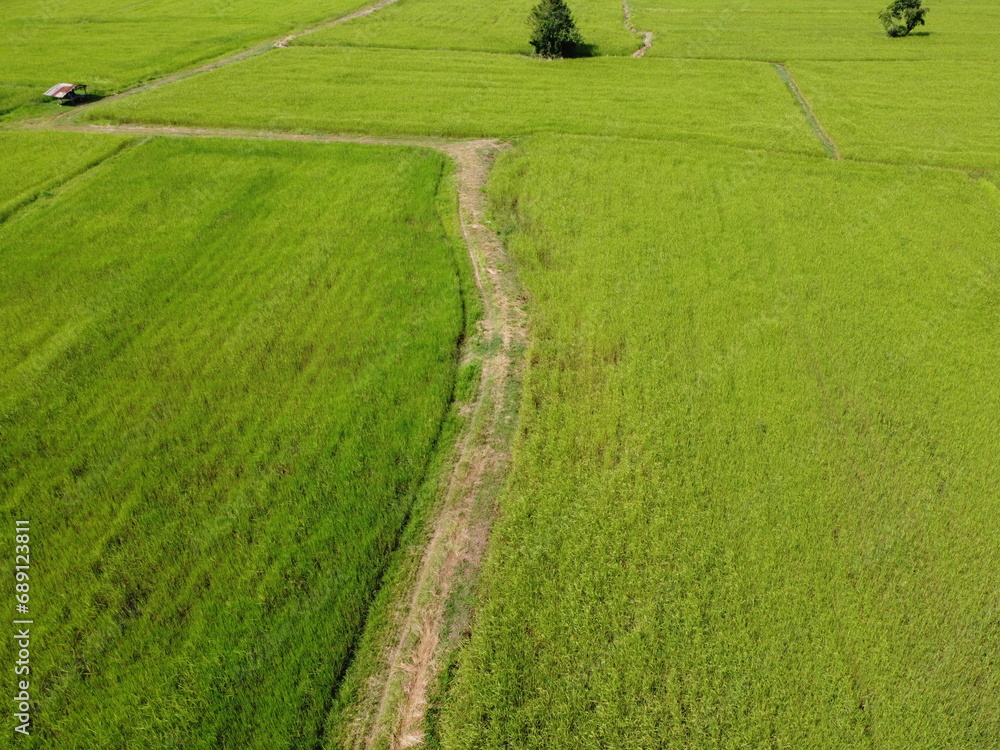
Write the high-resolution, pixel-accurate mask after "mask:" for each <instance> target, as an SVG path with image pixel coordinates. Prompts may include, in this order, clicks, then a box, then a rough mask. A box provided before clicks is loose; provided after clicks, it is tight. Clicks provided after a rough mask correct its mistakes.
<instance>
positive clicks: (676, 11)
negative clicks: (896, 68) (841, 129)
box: [632, 0, 1000, 62]
mask: <svg viewBox="0 0 1000 750" xmlns="http://www.w3.org/2000/svg"><path fill="white" fill-rule="evenodd" d="M888 4H889V2H888V0H886V2H881V0H879V2H872V0H808V1H804V0H765V1H764V2H761V1H760V0H754V2H749V0H632V7H633V8H634V9H635V10H634V16H633V18H634V22H635V25H636V26H637V27H638V28H641V29H650V30H652V31H653V32H654V34H655V35H656V41H655V42H654V43H653V48H652V49H651V50H650V52H649V54H650V55H651V56H653V57H696V58H736V59H750V60H769V61H772V62H785V61H788V60H939V61H946V60H952V61H971V60H980V61H982V60H991V61H994V62H997V61H1000V8H998V7H997V6H996V5H995V4H991V3H988V2H983V0H944V2H939V3H935V2H931V1H930V0H928V2H926V3H925V5H927V6H929V7H930V9H931V11H930V13H929V14H928V16H927V25H926V26H920V27H918V28H917V30H916V31H915V32H914V34H913V35H911V36H909V37H905V38H900V39H890V38H889V37H887V36H886V34H885V30H884V29H883V28H882V25H881V23H880V22H879V20H878V17H877V16H878V11H880V10H881V9H882V8H883V7H885V6H886V5H888Z"/></svg>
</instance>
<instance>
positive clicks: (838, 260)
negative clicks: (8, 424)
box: [442, 138, 1000, 750]
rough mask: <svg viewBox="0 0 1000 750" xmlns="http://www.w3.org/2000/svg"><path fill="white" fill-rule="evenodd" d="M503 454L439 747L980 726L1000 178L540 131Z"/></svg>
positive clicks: (499, 177) (992, 710)
mask: <svg viewBox="0 0 1000 750" xmlns="http://www.w3.org/2000/svg"><path fill="white" fill-rule="evenodd" d="M491 192H492V196H493V200H494V205H495V208H496V213H497V217H498V220H499V221H500V222H501V226H503V227H504V228H505V230H506V232H507V240H508V242H509V245H510V248H511V250H512V252H513V254H514V256H515V258H516V259H517V262H518V268H519V271H520V274H521V278H522V280H523V282H524V283H525V285H526V287H527V290H528V292H529V293H530V295H531V304H530V314H531V320H532V339H533V340H532V350H531V352H530V353H529V358H530V370H529V373H528V376H527V382H526V386H525V398H524V402H523V404H522V409H521V425H520V438H519V441H518V444H517V447H516V455H515V462H514V469H513V472H512V475H511V479H510V485H509V488H508V491H507V493H506V496H505V497H504V499H503V501H502V503H501V508H502V512H501V520H500V522H499V524H498V526H497V527H496V530H495V536H494V539H493V543H492V548H491V553H490V557H489V562H488V565H487V570H486V573H485V575H484V586H485V589H484V593H483V597H482V603H481V607H480V611H479V614H478V618H477V621H476V623H475V626H474V628H473V631H472V639H471V642H470V644H469V646H468V648H467V649H466V651H465V653H464V654H463V657H462V660H461V666H460V669H459V673H458V677H457V681H456V682H455V683H454V684H453V686H452V691H451V696H450V700H449V702H448V703H447V704H446V706H445V712H446V715H445V720H444V723H443V726H444V729H445V732H444V735H443V738H442V739H443V744H444V746H445V747H448V748H493V747H518V748H525V749H527V748H546V749H548V750H551V749H552V748H574V750H578V749H580V748H598V747H614V748H623V749H624V748H649V747H660V746H669V747H683V748H734V749H735V748H747V747H795V748H804V747H812V748H831V749H833V748H847V747H858V746H872V747H878V748H889V749H897V748H898V749H899V750H914V749H917V748H926V749H927V750H930V749H931V748H949V749H954V750H959V749H960V748H961V749H964V748H973V747H986V746H989V745H990V744H991V742H992V741H993V738H994V737H995V727H996V726H997V722H998V720H1000V700H998V696H1000V678H998V673H997V671H996V669H995V668H994V665H995V664H996V663H997V659H998V658H1000V651H998V643H1000V626H998V621H997V618H996V591H997V590H998V587H1000V557H998V554H1000V553H998V550H1000V527H998V525H997V524H996V522H995V518H996V517H997V514H998V512H1000V507H998V498H997V493H996V492H995V488H996V487H997V486H1000V465H998V463H997V461H996V448H997V446H998V445H1000V422H998V421H997V419H996V418H995V415H996V414H997V411H998V409H1000V381H998V380H997V378H996V376H995V363H996V361H997V357H998V355H1000V346H998V339H997V336H996V324H995V321H996V318H997V312H998V307H997V300H998V299H1000V296H998V292H1000V277H998V272H997V269H998V252H1000V250H998V246H997V243H996V241H995V238H996V237H997V236H998V234H1000V218H998V213H997V205H998V204H997V201H996V197H995V193H996V190H995V188H994V187H993V186H991V185H990V186H987V185H986V184H985V183H984V182H982V181H980V180H970V179H969V178H968V177H966V176H965V175H964V174H961V173H955V172H950V171H944V170H917V169H906V168H897V167H880V166H870V165H851V164H844V163H835V162H832V161H824V160H810V159H801V158H797V157H779V156H773V155H761V154H758V155H741V154H738V153H734V152H727V151H724V150H720V149H707V148H706V149H701V150H697V151H695V150H692V149H682V148H680V147H676V146H666V145H662V144H648V143H638V142H631V143H630V142H627V141H614V142H608V141H603V142H602V141H595V140H588V139H569V138H538V139H534V140H533V141H532V142H530V143H528V144H525V146H524V147H523V149H522V150H521V151H520V152H519V153H516V154H511V155H507V156H505V157H503V159H502V160H501V161H500V162H498V164H497V166H496V168H495V172H494V177H493V182H492V188H491Z"/></svg>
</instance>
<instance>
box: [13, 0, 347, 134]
mask: <svg viewBox="0 0 1000 750" xmlns="http://www.w3.org/2000/svg"><path fill="white" fill-rule="evenodd" d="M362 5H364V0H333V1H332V2H322V1H321V0H291V1H290V2H282V3H273V2H266V0H240V2H236V1H235V0H208V2H201V1H199V0H146V1H144V2H132V3H129V2H124V1H123V0H82V2H70V1H69V0H9V1H8V2H5V3H4V5H3V23H2V24H0V118H3V117H6V119H13V118H16V117H25V116H31V115H38V114H41V113H44V112H46V111H48V110H51V109H53V108H55V107H58V105H57V104H54V103H51V102H49V103H48V104H47V105H46V106H44V107H40V106H39V105H40V104H41V103H42V102H46V101H48V100H44V99H43V98H42V97H41V96H40V95H41V94H42V92H44V91H45V90H46V89H47V88H49V86H51V85H52V84H54V83H60V82H63V81H71V82H73V83H86V84H88V85H89V86H90V92H91V93H94V94H107V93H112V92H115V91H119V90H121V89H123V88H127V87H128V86H130V85H133V84H136V83H139V82H142V81H145V80H149V79H152V78H157V77H161V76H163V75H165V74H167V73H171V72H174V71H176V70H181V69H184V68H190V67H194V66H196V65H198V64H199V63H203V62H207V61H209V60H211V59H214V58H218V57H221V56H223V55H225V54H226V53H231V52H235V51H238V50H240V49H244V48H248V47H251V46H253V45H254V44H258V43H261V42H265V41H267V40H268V39H273V38H277V37H278V36H280V35H282V34H285V33H288V32H289V31H292V30H294V29H299V28H304V27H307V26H310V25H313V24H316V23H319V22H321V21H324V20H326V19H328V18H331V17H335V16H338V15H342V14H345V13H347V12H349V11H351V10H354V9H355V8H357V7H360V6H362Z"/></svg>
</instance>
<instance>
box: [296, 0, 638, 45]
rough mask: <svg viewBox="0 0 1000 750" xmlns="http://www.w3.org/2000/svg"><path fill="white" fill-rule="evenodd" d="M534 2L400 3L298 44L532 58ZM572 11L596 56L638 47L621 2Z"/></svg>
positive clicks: (585, 1) (587, 0)
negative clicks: (478, 53) (516, 55)
mask: <svg viewBox="0 0 1000 750" xmlns="http://www.w3.org/2000/svg"><path fill="white" fill-rule="evenodd" d="M536 4H537V0H491V2H479V3H469V2H463V1H462V0H399V2H397V3H395V4H393V5H391V6H389V7H387V8H385V9H383V10H380V11H379V12H378V13H375V14H373V15H371V16H368V17H365V18H359V19H355V20H354V21H351V22H348V23H344V24H340V25H338V26H332V27H330V28H328V29H323V30H322V31H318V32H316V33H314V34H309V35H307V36H304V37H302V38H301V39H299V40H297V41H296V44H309V45H325V46H331V45H353V46H360V47H396V48H403V49H443V50H444V49H446V50H468V51H480V52H507V53H515V54H524V55H528V54H531V53H532V52H533V51H534V50H533V49H532V48H531V45H530V44H528V38H529V36H530V28H529V26H528V15H529V14H530V13H531V9H532V7H533V6H534V5H536ZM569 5H570V10H571V11H572V13H573V19H574V20H575V21H576V24H577V27H578V28H579V29H580V33H581V34H583V39H584V42H586V43H587V44H589V45H593V46H594V47H595V48H596V49H594V50H593V51H592V52H593V54H598V55H629V54H632V52H634V51H635V50H637V49H638V48H639V47H640V46H641V42H640V41H639V39H638V37H636V36H635V35H634V34H630V33H629V32H628V31H627V30H626V29H625V24H624V15H623V13H622V6H621V3H620V2H615V0H573V1H572V2H570V4H569Z"/></svg>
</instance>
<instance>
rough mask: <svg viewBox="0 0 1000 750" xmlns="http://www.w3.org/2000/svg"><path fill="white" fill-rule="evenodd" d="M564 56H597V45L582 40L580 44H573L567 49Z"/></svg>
mask: <svg viewBox="0 0 1000 750" xmlns="http://www.w3.org/2000/svg"><path fill="white" fill-rule="evenodd" d="M563 57H568V58H578V57H597V45H596V44H587V43H586V42H581V43H580V44H573V45H571V46H570V48H569V49H567V50H566V54H564V55H563Z"/></svg>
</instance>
